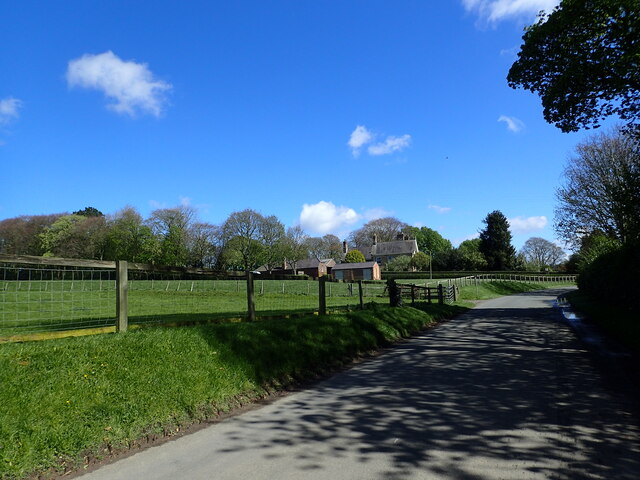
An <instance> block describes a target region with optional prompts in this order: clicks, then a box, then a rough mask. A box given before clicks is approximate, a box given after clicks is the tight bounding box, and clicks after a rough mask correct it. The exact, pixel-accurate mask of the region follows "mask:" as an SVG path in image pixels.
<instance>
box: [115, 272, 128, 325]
mask: <svg viewBox="0 0 640 480" xmlns="http://www.w3.org/2000/svg"><path fill="white" fill-rule="evenodd" d="M128 292H129V275H128V271H127V262H126V261H125V260H117V261H116V332H118V333H119V332H126V331H127V327H128V326H129V310H128V304H129V302H128Z"/></svg>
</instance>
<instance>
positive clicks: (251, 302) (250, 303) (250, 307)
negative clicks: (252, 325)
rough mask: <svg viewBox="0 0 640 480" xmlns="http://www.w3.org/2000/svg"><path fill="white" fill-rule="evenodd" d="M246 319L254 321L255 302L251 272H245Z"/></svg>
mask: <svg viewBox="0 0 640 480" xmlns="http://www.w3.org/2000/svg"><path fill="white" fill-rule="evenodd" d="M247 313H248V315H247V317H248V318H247V320H249V321H250V322H255V321H256V303H255V299H254V295H253V272H247Z"/></svg>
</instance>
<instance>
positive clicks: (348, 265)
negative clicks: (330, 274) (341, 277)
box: [333, 262, 376, 272]
mask: <svg viewBox="0 0 640 480" xmlns="http://www.w3.org/2000/svg"><path fill="white" fill-rule="evenodd" d="M375 264H376V262H361V263H339V264H338V265H336V266H335V267H333V271H334V272H335V271H336V270H353V269H358V268H373V266H374V265H375Z"/></svg>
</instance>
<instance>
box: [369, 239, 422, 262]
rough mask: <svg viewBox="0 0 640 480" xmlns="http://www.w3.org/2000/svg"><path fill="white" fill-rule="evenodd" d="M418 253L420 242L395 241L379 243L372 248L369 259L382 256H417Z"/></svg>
mask: <svg viewBox="0 0 640 480" xmlns="http://www.w3.org/2000/svg"><path fill="white" fill-rule="evenodd" d="M416 253H418V242H416V241H415V240H395V241H393V242H378V243H376V244H375V245H372V246H371V249H370V250H369V258H373V257H375V256H380V255H411V256H412V255H415V254H416Z"/></svg>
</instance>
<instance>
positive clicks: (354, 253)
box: [344, 250, 365, 263]
mask: <svg viewBox="0 0 640 480" xmlns="http://www.w3.org/2000/svg"><path fill="white" fill-rule="evenodd" d="M344 261H345V263H362V262H364V261H365V259H364V255H363V253H362V252H361V251H360V250H349V251H348V252H347V254H346V255H345V256H344Z"/></svg>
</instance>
